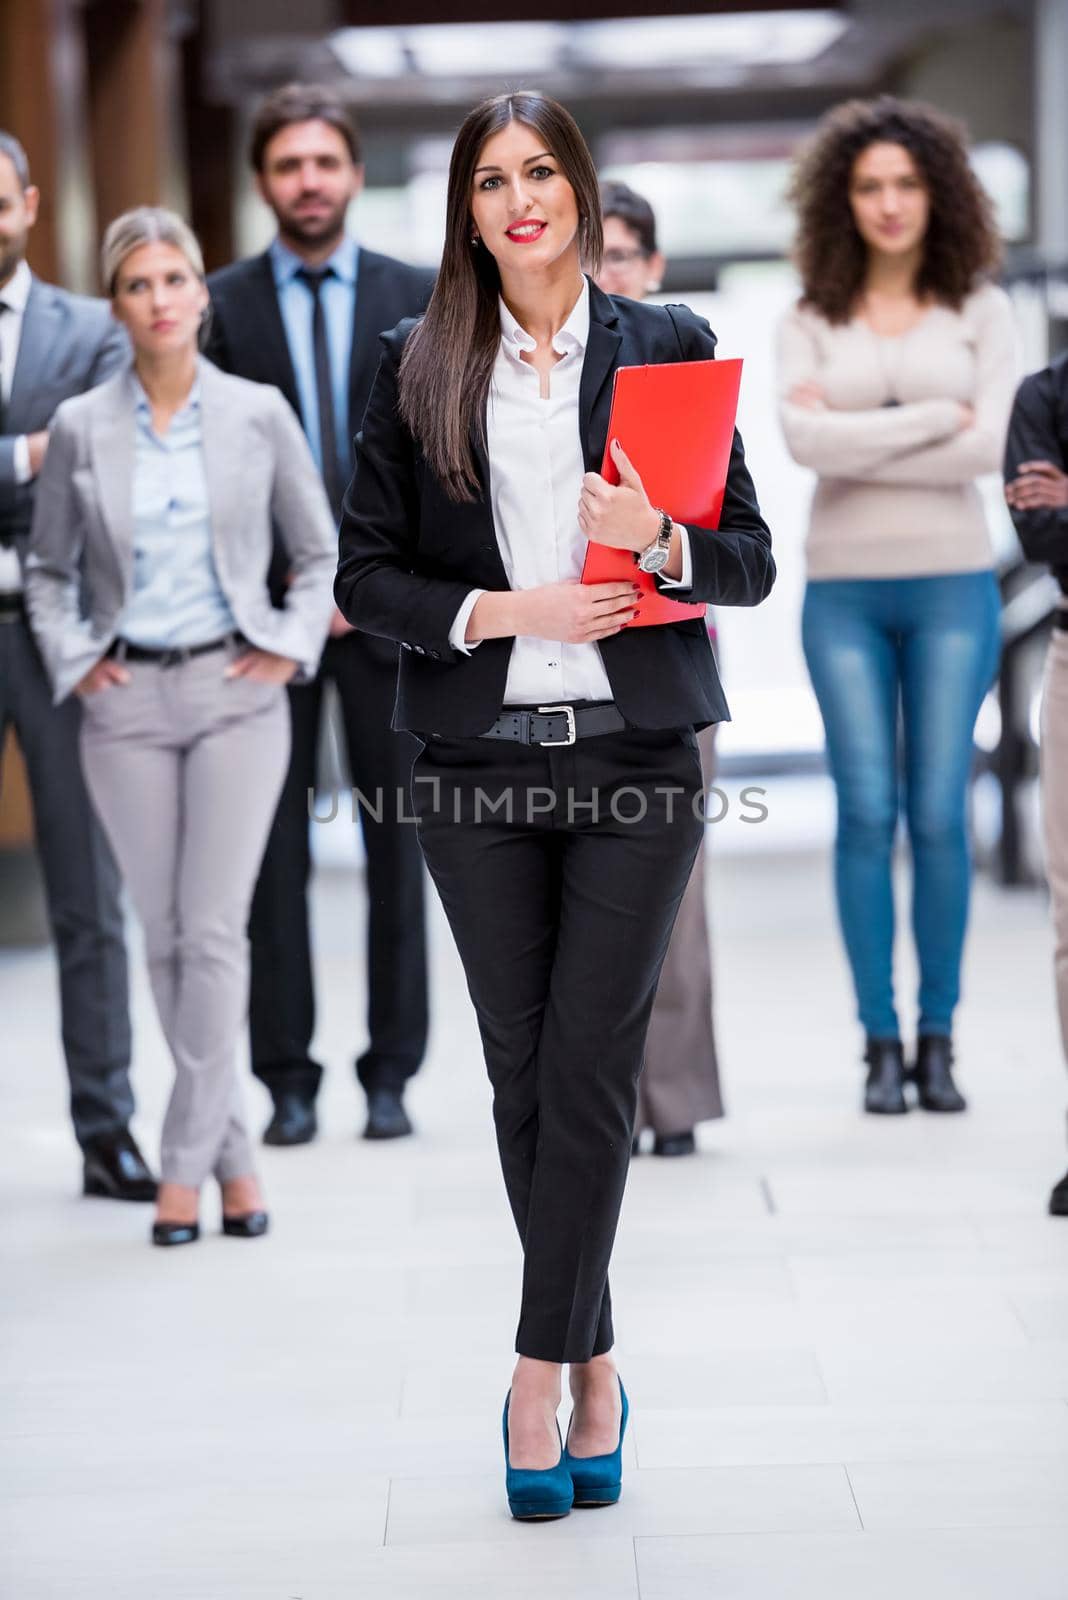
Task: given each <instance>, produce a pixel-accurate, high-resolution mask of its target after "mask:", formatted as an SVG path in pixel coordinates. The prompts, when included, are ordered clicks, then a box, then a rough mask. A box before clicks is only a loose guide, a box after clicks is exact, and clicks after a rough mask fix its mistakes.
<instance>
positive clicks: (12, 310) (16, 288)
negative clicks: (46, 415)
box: [0, 261, 33, 594]
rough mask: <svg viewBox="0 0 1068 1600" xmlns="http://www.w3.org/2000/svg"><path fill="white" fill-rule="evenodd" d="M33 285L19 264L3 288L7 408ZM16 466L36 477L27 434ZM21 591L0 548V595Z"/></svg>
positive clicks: (1, 337)
mask: <svg viewBox="0 0 1068 1600" xmlns="http://www.w3.org/2000/svg"><path fill="white" fill-rule="evenodd" d="M32 284H33V279H32V277H31V275H30V269H29V267H28V266H27V265H26V263H25V261H20V262H19V264H18V266H17V267H16V268H15V270H14V272H13V273H12V274H11V277H10V278H9V279H8V281H7V283H5V284H4V287H3V288H2V289H0V300H2V301H3V303H4V306H5V307H6V309H5V310H4V311H3V312H0V397H2V398H3V401H4V404H5V405H6V404H7V402H8V401H9V400H10V399H11V385H12V383H13V381H14V377H15V363H16V362H17V361H18V358H19V345H20V344H21V342H22V322H23V318H24V317H25V315H26V302H27V301H28V300H29V298H30V288H31V286H32ZM14 463H15V482H16V483H18V484H23V483H29V481H30V479H31V478H32V477H33V473H32V472H31V471H30V442H29V440H28V439H27V437H26V435H25V434H24V433H22V434H20V435H19V436H18V438H17V439H16V440H15V451H14ZM21 588H22V573H21V570H20V568H19V558H18V556H17V555H16V554H15V552H14V550H5V549H4V548H3V547H2V546H0V593H4V594H11V593H13V591H15V590H16V589H21Z"/></svg>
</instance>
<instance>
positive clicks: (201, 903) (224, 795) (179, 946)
mask: <svg viewBox="0 0 1068 1600" xmlns="http://www.w3.org/2000/svg"><path fill="white" fill-rule="evenodd" d="M232 655H233V652H232V651H228V652H225V653H224V652H223V651H213V652H212V653H210V654H206V655H202V656H197V657H194V658H193V659H192V660H191V661H187V662H184V663H183V664H181V665H179V666H171V667H161V666H158V665H156V664H154V663H151V662H134V663H127V669H128V671H129V672H130V674H131V680H132V681H131V682H130V683H129V684H128V685H116V686H114V687H112V688H107V689H102V690H101V691H100V692H99V693H98V694H95V695H92V696H90V697H88V698H87V699H86V700H85V702H84V719H83V724H82V761H83V765H84V767H85V775H86V778H87V780H88V784H89V790H90V793H91V794H92V796H93V800H94V801H95V803H96V808H97V811H98V813H99V816H100V819H101V821H102V822H103V824H104V827H105V829H106V830H107V834H108V837H109V838H110V840H111V843H112V847H113V848H114V851H115V854H116V856H117V858H118V861H119V864H120V866H121V868H122V872H123V876H124V877H125V879H126V883H127V886H128V888H129V891H130V895H131V898H132V900H133V903H134V907H135V909H136V911H137V913H138V916H139V917H140V919H141V922H142V924H143V926H144V932H145V948H146V953H147V957H148V968H149V976H150V979H151V983H152V992H153V995H154V996H155V1001H156V1008H157V1010H158V1012H159V1019H160V1023H161V1025H162V1028H163V1032H164V1035H165V1037H166V1040H167V1044H168V1045H169V1047H170V1051H171V1055H172V1057H173V1060H174V1069H175V1082H174V1089H173V1092H172V1094H171V1099H170V1104H169V1105H168V1107H167V1114H166V1117H165V1118H164V1123H163V1140H162V1156H161V1177H162V1178H163V1180H164V1181H165V1182H168V1183H180V1184H186V1185H188V1186H190V1187H194V1188H199V1186H200V1185H201V1184H202V1183H203V1182H204V1180H205V1178H207V1177H208V1176H209V1174H214V1176H215V1177H216V1178H218V1180H219V1181H220V1182H225V1181H226V1180H227V1179H228V1178H236V1177H241V1176H242V1175H244V1174H246V1173H250V1172H252V1170H253V1160H252V1149H251V1146H250V1143H249V1138H248V1134H247V1132H246V1128H245V1121H244V1116H243V1113H242V1109H241V1094H240V1088H239V1083H238V1073H237V1052H238V1046H239V1043H240V1042H242V1040H243V1034H244V1024H245V1016H246V1013H247V1010H248V966H249V961H248V938H247V934H246V929H247V926H248V913H249V904H250V902H251V899H252V888H253V885H254V883H255V881H256V874H257V872H258V870H259V865H260V859H261V857H262V855H263V850H264V846H265V844H266V842H267V832H268V829H269V828H270V825H271V818H272V817H273V816H274V810H275V806H276V805H277V803H278V795H279V792H280V790H281V787H282V780H283V778H284V776H285V771H286V766H287V763H288V760H289V707H288V703H287V700H286V696H285V691H284V690H283V689H281V688H279V687H277V686H275V685H271V684H263V683H254V682H252V681H250V680H249V679H247V678H235V679H225V678H224V677H223V672H224V669H225V667H226V665H227V663H228V661H229V660H230V659H232Z"/></svg>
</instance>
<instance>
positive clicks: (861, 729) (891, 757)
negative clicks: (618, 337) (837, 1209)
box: [779, 98, 1015, 1113]
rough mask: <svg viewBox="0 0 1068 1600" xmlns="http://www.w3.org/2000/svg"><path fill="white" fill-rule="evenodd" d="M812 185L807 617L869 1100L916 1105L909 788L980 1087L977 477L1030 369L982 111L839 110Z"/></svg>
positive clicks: (807, 256)
mask: <svg viewBox="0 0 1068 1600" xmlns="http://www.w3.org/2000/svg"><path fill="white" fill-rule="evenodd" d="M791 198H792V200H793V203H794V205H795V207H796V210H797V214H798V223H799V227H798V237H797V244H796V258H797V262H798V266H799V268H800V273H801V283H802V296H801V299H800V301H799V303H798V304H797V305H796V306H795V307H794V308H793V310H791V311H790V313H789V314H788V315H787V317H786V318H785V320H784V322H783V325H782V327H781V329H780V339H779V376H780V399H781V411H782V420H783V428H784V431H785V434H786V439H787V443H788V445H789V447H790V450H791V452H792V454H793V455H794V457H795V458H796V460H798V461H799V462H801V463H802V464H803V465H804V466H807V467H811V468H813V469H814V470H815V471H816V472H817V473H818V474H819V482H818V485H817V487H816V492H815V496H814V499H813V502H812V508H811V513H810V522H809V531H808V540H807V546H806V555H807V570H808V586H807V589H806V594H805V604H804V614H803V625H802V631H803V641H804V648H805V656H806V659H807V662H808V667H809V672H810V674H811V677H812V683H813V687H814V689H815V691H816V696H817V698H818V700H819V704H820V710H821V712H822V714H823V721H824V726H825V729H826V735H827V754H828V760H829V764H830V768H831V773H832V776H833V779H834V783H835V789H836V792H837V797H838V833H837V842H836V852H835V868H836V871H835V878H836V890H837V898H838V912H839V917H840V920H841V925H842V932H843V936H844V939H845V945H846V950H847V953H848V956H849V962H850V966H851V968H852V973H853V981H854V984H855V987H856V994H857V1003H858V1010H859V1016H860V1021H861V1024H862V1025H863V1027H864V1030H865V1032H866V1035H867V1044H866V1050H865V1060H866V1062H867V1065H868V1077H867V1084H866V1088H865V1095H864V1105H865V1109H866V1110H867V1111H870V1112H879V1113H900V1112H903V1111H905V1110H907V1101H906V1099H905V1093H904V1088H905V1082H906V1077H907V1073H906V1067H905V1060H904V1052H903V1048H902V1041H901V1033H900V1028H899V1025H898V1015H897V1010H896V1008H895V1003H894V987H893V943H894V902H893V888H892V880H891V861H892V853H893V845H894V836H895V833H896V831H897V825H898V818H899V812H900V809H901V798H902V790H903V798H904V810H905V816H906V821H907V825H908V834H909V840H910V844H911V848H912V866H913V895H912V926H913V933H914V936H915V941H916V950H917V956H918V961H919V968H920V991H919V1027H918V1033H919V1042H918V1046H917V1052H916V1062H915V1069H914V1077H915V1082H916V1085H917V1089H918V1094H919V1102H920V1104H921V1105H922V1106H923V1107H925V1108H926V1109H927V1110H929V1111H963V1110H964V1109H965V1101H964V1098H963V1096H962V1095H961V1094H960V1092H959V1090H958V1089H957V1086H956V1084H955V1083H954V1081H953V1075H952V1070H951V1063H952V1060H953V1050H952V1025H953V1013H954V1009H955V1007H956V1004H957V1001H958V998H959V993H960V965H961V954H962V949H963V943H964V933H965V926H966V923H967V914H968V896H969V889H970V878H971V865H970V860H969V851H968V837H967V826H966V798H967V785H968V776H969V770H970V766H971V757H972V737H973V731H974V727H975V719H976V716H977V715H978V712H979V707H980V705H981V704H982V701H983V697H984V695H985V693H986V691H987V689H988V688H989V686H990V683H991V680H992V678H993V676H994V673H995V670H996V668H997V663H998V645H999V609H1000V607H999V596H998V587H997V582H996V579H995V576H994V572H993V570H992V569H993V565H994V560H993V552H992V548H991V543H990V536H989V532H988V529H987V526H986V521H985V518H984V515H983V511H982V507H981V502H980V498H979V495H978V492H977V490H976V486H975V479H976V477H977V476H979V475H980V474H982V473H985V472H992V471H994V470H996V469H997V467H998V466H999V464H1000V460H1001V453H1002V449H1003V446H1004V442H1005V433H1006V429H1007V425H1008V417H1009V409H1010V406H1011V403H1012V395H1013V387H1014V383H1015V351H1014V334H1013V324H1012V315H1011V309H1010V306H1009V302H1008V300H1007V298H1006V296H1005V295H1004V294H1003V293H1002V291H1001V290H1000V289H998V288H996V287H994V285H993V284H992V283H991V282H989V281H988V275H989V274H990V273H991V272H992V271H993V270H994V269H995V267H996V265H997V262H998V258H999V243H998V238H997V234H996V231H995V227H994V222H993V217H992V212H991V207H990V202H989V200H988V198H987V196H986V194H985V193H984V191H983V189H982V187H981V186H980V184H979V182H978V180H977V179H976V177H975V175H974V173H973V172H972V169H971V167H970V165H969V161H968V154H967V149H966V145H965V139H964V134H963V131H962V130H961V129H960V128H959V127H958V126H957V125H956V124H955V123H953V122H950V121H949V120H948V119H946V118H944V117H943V116H941V115H940V114H939V113H937V112H935V111H933V110H931V109H929V108H928V107H925V106H919V105H914V104H908V103H904V102H901V101H897V100H893V99H889V98H884V99H880V100H877V101H875V102H874V103H864V102H859V101H853V102H851V103H849V104H847V105H842V106H839V107H837V108H836V109H835V110H833V111H832V112H830V113H829V114H828V115H827V116H826V117H825V118H824V119H823V121H822V122H821V124H820V125H819V128H818V129H817V132H816V135H815V137H814V139H813V140H812V142H811V143H810V144H809V145H808V146H807V148H806V149H805V150H804V151H803V152H802V153H801V155H800V157H799V159H798V162H797V165H796V168H795V172H794V177H793V184H792V191H791ZM899 723H900V724H901V725H902V726H903V732H904V737H903V740H902V741H901V742H900V748H901V749H902V751H903V757H902V760H901V763H900V764H899V754H898V752H899V733H898V730H899Z"/></svg>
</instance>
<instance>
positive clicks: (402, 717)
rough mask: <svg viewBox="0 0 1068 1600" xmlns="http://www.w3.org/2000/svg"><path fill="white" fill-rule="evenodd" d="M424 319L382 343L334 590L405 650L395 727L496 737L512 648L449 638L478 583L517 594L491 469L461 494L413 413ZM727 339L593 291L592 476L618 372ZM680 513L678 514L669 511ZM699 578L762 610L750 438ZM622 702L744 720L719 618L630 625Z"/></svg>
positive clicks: (648, 717) (739, 455) (611, 643)
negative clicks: (408, 413) (403, 394)
mask: <svg viewBox="0 0 1068 1600" xmlns="http://www.w3.org/2000/svg"><path fill="white" fill-rule="evenodd" d="M413 326H414V322H412V321H408V322H404V323H401V324H400V326H399V327H397V328H394V329H393V330H392V331H391V332H390V333H386V334H383V335H382V343H383V345H384V346H385V349H384V352H383V355H382V359H381V361H380V363H379V367H378V374H377V376H376V378H375V382H374V387H373V388H372V390H371V397H370V400H369V401H368V405H367V411H366V413H365V416H364V423H363V431H362V432H361V434H360V436H359V438H358V439H357V441H356V475H355V477H354V478H353V481H352V483H351V484H350V486H349V492H348V494H347V495H346V497H345V507H344V510H343V513H342V519H341V534H340V561H339V565H338V574H337V581H336V583H335V585H334V596H335V598H336V600H337V603H338V606H339V607H340V609H341V610H342V612H343V613H344V614H345V616H346V617H348V619H349V621H350V622H352V623H354V624H355V625H356V626H357V627H358V628H362V629H364V630H365V631H366V632H369V633H377V634H382V635H384V636H385V637H386V638H389V639H396V640H399V641H400V643H401V645H402V647H403V648H402V652H401V663H400V675H399V680H398V693H397V703H396V708H395V710H394V716H393V725H394V727H395V728H407V729H410V730H412V731H413V732H415V733H424V734H425V733H440V734H445V735H452V736H454V737H464V736H468V735H473V734H479V733H484V732H485V731H486V729H487V728H488V727H489V726H490V724H491V723H492V722H493V721H494V719H495V718H496V716H497V715H498V713H499V712H500V709H501V703H502V700H503V698H504V689H505V680H506V678H507V673H508V661H509V657H510V656H511V652H512V640H511V639H487V640H485V641H484V642H483V643H481V644H480V645H479V646H478V648H477V650H473V651H472V652H471V654H470V655H464V654H463V653H462V652H460V651H458V650H453V649H452V647H451V645H450V644H449V630H450V628H451V627H452V624H453V622H454V620H455V617H456V613H457V611H458V610H459V609H460V605H461V602H462V601H463V599H464V597H465V596H466V595H467V594H468V593H469V591H470V590H471V589H472V588H479V589H492V590H504V589H507V588H508V580H507V578H506V576H505V571H504V566H503V564H502V562H501V557H500V551H499V548H498V545H497V537H496V533H495V530H494V526H493V515H492V510H491V507H490V500H489V494H488V487H489V474H490V466H489V462H488V460H487V458H486V452H485V450H483V449H482V448H481V447H477V448H476V451H475V456H476V461H477V466H478V475H479V478H480V481H481V484H482V490H483V492H482V494H481V496H480V497H479V498H478V499H477V500H475V501H473V502H470V503H461V504H457V503H456V502H455V501H453V500H450V499H449V498H448V497H447V495H446V494H445V492H444V490H443V489H442V487H441V484H440V482H439V481H438V479H437V478H436V477H435V476H434V474H433V473H432V472H431V470H430V468H429V467H428V466H427V464H426V461H425V459H424V458H423V455H422V452H421V450H420V449H419V446H418V445H417V444H416V443H415V442H414V440H413V439H412V436H411V434H410V433H409V432H408V430H407V428H406V427H405V426H404V424H403V422H402V421H401V420H400V417H399V416H398V414H397V369H398V364H399V362H400V357H401V352H402V351H403V349H404V342H405V339H406V338H407V336H408V334H409V333H410V332H411V330H412V328H413ZM715 347H716V339H715V335H714V334H713V332H712V330H711V328H710V327H709V326H708V323H707V322H705V321H704V320H703V318H701V317H698V316H695V315H694V313H693V312H692V311H690V310H688V309H687V308H686V307H685V306H647V305H641V304H639V303H638V302H637V301H634V300H626V299H623V298H622V297H616V296H609V295H606V294H602V293H601V291H600V290H599V289H598V288H597V287H596V286H595V285H593V284H591V285H590V335H589V342H588V344H587V346H586V355H585V360H584V364H583V369H582V381H581V385H580V389H579V426H580V429H581V433H582V448H583V455H584V457H585V462H586V469H587V471H599V470H600V465H601V460H602V457H603V455H604V447H605V440H606V435H607V431H608V420H609V411H610V408H611V398H612V383H611V378H612V374H613V373H614V372H615V370H616V368H617V367H621V366H643V365H648V364H653V363H658V362H662V361H701V360H708V359H710V358H711V357H712V356H713V354H714V352H715ZM666 509H667V510H668V511H670V510H671V507H670V506H668V507H666ZM690 548H691V551H692V559H693V584H692V587H691V588H690V589H672V591H671V593H672V597H673V598H677V599H679V600H690V601H702V600H703V601H708V602H710V603H714V604H716V605H727V606H732V605H734V606H738V605H743V606H744V605H757V604H758V603H759V602H760V601H761V600H763V599H764V597H765V595H767V593H768V592H769V590H770V589H771V586H772V583H773V582H774V579H775V563H774V561H773V559H772V555H771V535H770V533H769V532H768V528H767V525H766V523H765V522H764V520H763V518H762V517H761V515H760V508H759V506H758V505H757V499H756V492H755V490H754V488H753V482H752V479H751V478H750V476H749V472H748V469H747V467H746V465H745V456H744V453H743V450H742V442H741V439H740V438H739V437H738V435H737V433H736V434H735V436H734V445H733V449H732V451H731V459H730V467H729V470H728V474H727V492H726V496H725V498H724V503H723V515H722V517H721V519H720V526H719V529H718V530H717V531H716V532H709V531H708V530H707V529H704V528H696V527H691V528H690ZM600 648H601V655H602V659H603V661H604V665H605V669H606V671H607V673H608V678H609V682H610V683H611V685H612V695H613V698H614V700H615V702H616V704H617V705H618V707H619V709H620V710H621V711H622V713H623V715H624V716H625V717H626V718H627V720H628V721H629V722H631V723H633V724H635V725H636V726H638V727H643V728H660V727H682V726H685V725H687V724H692V725H695V726H698V727H703V726H705V725H706V724H708V723H710V722H722V721H725V720H728V719H729V716H730V713H729V712H728V710H727V703H726V700H725V699H724V697H723V690H722V688H721V686H720V682H719V675H718V673H717V671H716V663H715V659H714V657H713V654H712V649H711V646H710V644H709V642H708V634H707V632H706V630H705V626H704V623H703V621H702V620H701V619H700V618H694V619H691V620H688V621H684V622H675V623H670V624H667V625H665V626H662V627H653V628H633V629H624V630H623V632H622V633H618V634H614V635H613V636H612V637H611V638H608V639H603V640H601V643H600Z"/></svg>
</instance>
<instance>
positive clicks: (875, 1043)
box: [864, 1038, 908, 1117]
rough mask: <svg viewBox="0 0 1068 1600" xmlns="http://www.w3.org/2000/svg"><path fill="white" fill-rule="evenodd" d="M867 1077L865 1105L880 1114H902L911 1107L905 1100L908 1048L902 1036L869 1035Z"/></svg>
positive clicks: (866, 1048)
mask: <svg viewBox="0 0 1068 1600" xmlns="http://www.w3.org/2000/svg"><path fill="white" fill-rule="evenodd" d="M864 1059H865V1061H866V1062H867V1063H868V1081H867V1083H866V1084H865V1085H864V1109H865V1111H870V1112H871V1113H872V1114H873V1115H875V1116H878V1117H899V1116H901V1115H902V1114H903V1113H904V1112H906V1111H907V1110H908V1104H907V1103H906V1100H905V1052H904V1051H903V1050H902V1048H901V1040H900V1039H872V1038H869V1039H868V1042H867V1045H866V1046H865V1050H864Z"/></svg>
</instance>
